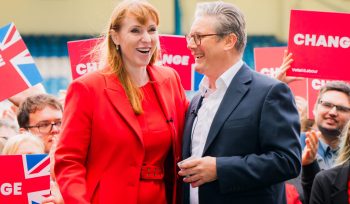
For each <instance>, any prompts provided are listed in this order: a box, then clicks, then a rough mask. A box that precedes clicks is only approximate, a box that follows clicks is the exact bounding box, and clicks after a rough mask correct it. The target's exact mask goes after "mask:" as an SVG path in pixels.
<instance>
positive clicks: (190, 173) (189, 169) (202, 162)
mask: <svg viewBox="0 0 350 204" xmlns="http://www.w3.org/2000/svg"><path fill="white" fill-rule="evenodd" d="M179 167H180V169H181V170H180V171H179V175H180V176H184V177H185V178H184V179H183V181H184V182H186V183H191V186H192V187H193V188H194V187H198V186H200V185H203V184H204V183H208V182H212V181H215V180H216V179H217V174H216V158H215V157H209V156H207V157H203V158H197V159H192V160H188V161H185V162H183V163H181V164H179Z"/></svg>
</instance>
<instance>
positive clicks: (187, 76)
mask: <svg viewBox="0 0 350 204" xmlns="http://www.w3.org/2000/svg"><path fill="white" fill-rule="evenodd" d="M159 41H160V47H161V48H162V50H161V61H162V64H163V65H165V66H169V67H172V68H174V69H175V70H176V71H177V72H178V73H179V75H180V77H181V82H182V85H183V87H184V89H185V90H193V86H194V85H193V81H194V80H192V79H193V78H194V76H193V69H192V68H191V67H192V64H194V57H193V55H192V54H191V51H190V50H189V49H187V42H186V38H185V37H184V36H176V35H161V36H159Z"/></svg>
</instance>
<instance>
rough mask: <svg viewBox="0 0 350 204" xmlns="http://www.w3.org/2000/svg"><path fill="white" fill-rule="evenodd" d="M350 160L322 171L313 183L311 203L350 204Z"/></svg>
mask: <svg viewBox="0 0 350 204" xmlns="http://www.w3.org/2000/svg"><path fill="white" fill-rule="evenodd" d="M348 177H349V161H348V162H346V163H345V164H343V165H340V166H336V167H334V168H331V169H328V170H324V171H321V172H320V173H318V174H317V175H316V177H315V180H314V182H313V185H312V190H311V196H310V204H321V203H322V204H348V200H349V198H348V191H347V190H348V185H347V183H348Z"/></svg>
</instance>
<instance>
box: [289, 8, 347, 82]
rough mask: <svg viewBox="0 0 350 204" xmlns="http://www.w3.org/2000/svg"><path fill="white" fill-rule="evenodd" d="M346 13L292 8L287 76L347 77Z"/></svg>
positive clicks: (345, 78) (342, 78) (339, 78)
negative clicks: (292, 61) (291, 57)
mask: <svg viewBox="0 0 350 204" xmlns="http://www.w3.org/2000/svg"><path fill="white" fill-rule="evenodd" d="M349 22H350V14H346V13H329V12H316V11H301V10H292V11H291V16H290V28H289V41H288V50H289V51H290V52H292V53H293V58H294V63H293V68H291V69H290V70H288V72H287V75H289V76H302V77H308V78H320V79H333V80H350V71H349V67H350V61H349V60H347V58H348V57H349V56H350V27H349V26H346V25H348V24H349Z"/></svg>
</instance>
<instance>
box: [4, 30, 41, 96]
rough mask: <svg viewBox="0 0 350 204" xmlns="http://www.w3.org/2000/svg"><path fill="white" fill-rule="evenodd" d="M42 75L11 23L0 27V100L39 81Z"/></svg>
mask: <svg viewBox="0 0 350 204" xmlns="http://www.w3.org/2000/svg"><path fill="white" fill-rule="evenodd" d="M41 81H42V77H41V75H40V73H39V71H38V69H37V67H36V65H35V63H34V60H33V58H32V56H31V55H30V53H29V51H28V49H27V47H26V45H25V43H24V41H23V40H22V38H21V36H20V34H19V32H18V30H17V29H16V27H15V25H14V24H13V23H10V24H7V25H6V26H4V27H2V28H0V101H2V100H4V99H6V98H8V97H10V96H13V95H15V94H17V93H19V92H21V91H24V90H25V89H27V88H29V87H31V86H33V85H35V84H37V83H40V82H41Z"/></svg>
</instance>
